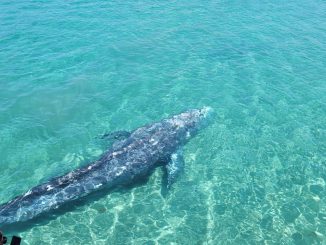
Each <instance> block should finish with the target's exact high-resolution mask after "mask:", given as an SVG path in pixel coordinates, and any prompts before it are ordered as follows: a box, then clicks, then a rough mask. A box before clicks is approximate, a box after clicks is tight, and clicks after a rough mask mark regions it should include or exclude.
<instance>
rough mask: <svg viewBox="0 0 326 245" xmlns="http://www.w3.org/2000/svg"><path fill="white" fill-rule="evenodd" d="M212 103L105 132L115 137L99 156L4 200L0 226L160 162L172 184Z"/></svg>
mask: <svg viewBox="0 0 326 245" xmlns="http://www.w3.org/2000/svg"><path fill="white" fill-rule="evenodd" d="M211 112H212V109H211V108H210V107H203V108H200V109H190V110H187V111H185V112H182V113H180V114H177V115H174V116H171V117H167V118H165V119H162V120H161V121H158V122H154V123H151V124H147V125H145V126H142V127H140V128H137V129H135V130H133V131H131V132H127V131H118V132H114V133H108V134H105V135H104V136H103V137H104V138H109V139H115V140H116V141H115V142H114V143H113V144H112V145H111V147H110V148H109V149H107V150H106V151H105V152H104V153H103V154H102V155H101V156H100V157H99V159H98V160H95V161H93V162H91V163H89V164H87V165H85V166H83V167H80V168H78V169H75V170H73V171H71V172H68V173H66V174H64V175H62V176H58V177H54V178H52V179H50V180H48V181H46V182H44V183H42V184H40V185H38V186H35V187H33V188H31V189H29V190H28V191H26V192H25V193H24V194H22V195H19V196H17V197H15V198H13V199H12V200H10V201H9V202H7V203H4V204H1V205H0V227H1V226H3V225H8V224H14V223H17V222H25V221H28V220H31V219H33V218H35V217H37V216H39V215H41V214H43V213H46V212H49V211H51V210H55V209H59V208H60V207H61V206H62V205H63V204H65V203H69V202H71V201H73V200H76V199H78V198H81V197H84V196H86V195H88V194H90V193H91V192H94V191H97V190H100V189H101V188H113V189H114V188H117V187H119V186H124V185H130V184H132V183H134V182H136V181H137V180H139V179H142V178H146V177H148V176H150V175H151V173H152V172H153V171H154V170H155V169H156V168H157V167H159V166H162V167H163V168H164V170H165V171H166V176H167V178H166V179H167V181H166V185H167V186H166V187H167V189H170V188H171V186H172V185H173V183H174V182H175V181H176V180H177V178H178V176H179V175H180V173H181V172H182V170H183V168H184V157H183V155H182V147H183V146H184V145H185V144H186V143H187V142H188V141H189V140H190V139H191V138H192V137H194V136H195V135H196V134H197V133H198V131H199V130H200V129H202V128H204V127H205V126H207V125H208V123H207V122H208V118H209V116H210V115H211Z"/></svg>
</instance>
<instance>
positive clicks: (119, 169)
mask: <svg viewBox="0 0 326 245" xmlns="http://www.w3.org/2000/svg"><path fill="white" fill-rule="evenodd" d="M126 169H127V168H126V167H125V166H123V167H121V168H118V172H117V173H116V174H115V176H120V175H121V174H122V173H123V172H124V170H126Z"/></svg>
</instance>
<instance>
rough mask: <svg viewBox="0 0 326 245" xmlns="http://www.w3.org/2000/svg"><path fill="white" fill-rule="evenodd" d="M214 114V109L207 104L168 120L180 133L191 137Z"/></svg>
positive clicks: (204, 125) (205, 124) (206, 123)
mask: <svg viewBox="0 0 326 245" xmlns="http://www.w3.org/2000/svg"><path fill="white" fill-rule="evenodd" d="M212 114H213V109H212V108H211V107H206V106H205V107H203V108H201V109H191V110H188V111H185V112H183V113H181V114H178V115H175V116H173V117H172V118H170V119H169V120H168V121H169V123H171V124H172V126H173V127H174V128H176V130H177V131H179V133H180V134H185V136H186V138H190V136H193V135H194V134H196V133H197V132H198V130H200V129H202V128H203V127H206V126H207V125H208V122H209V121H210V119H211V118H212Z"/></svg>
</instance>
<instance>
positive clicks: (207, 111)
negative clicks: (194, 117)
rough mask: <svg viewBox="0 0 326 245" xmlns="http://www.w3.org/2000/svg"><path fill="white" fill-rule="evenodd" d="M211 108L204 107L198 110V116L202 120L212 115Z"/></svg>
mask: <svg viewBox="0 0 326 245" xmlns="http://www.w3.org/2000/svg"><path fill="white" fill-rule="evenodd" d="M213 111H214V110H213V108H212V107H210V106H204V107H203V108H201V109H199V115H200V116H201V117H203V118H207V117H209V116H211V115H212V114H213Z"/></svg>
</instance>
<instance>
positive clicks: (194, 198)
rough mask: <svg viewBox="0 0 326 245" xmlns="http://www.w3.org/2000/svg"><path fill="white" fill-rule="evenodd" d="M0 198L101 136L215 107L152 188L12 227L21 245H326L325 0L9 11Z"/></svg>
mask: <svg viewBox="0 0 326 245" xmlns="http://www.w3.org/2000/svg"><path fill="white" fill-rule="evenodd" d="M0 9H1V11H0V154H1V158H0V166H1V175H0V183H1V184H0V201H1V203H2V202H6V201H8V200H10V199H11V198H13V197H14V196H16V195H19V194H21V193H23V192H25V191H26V190H28V188H31V187H33V186H35V185H37V184H39V183H41V182H43V181H45V180H47V179H48V178H50V177H53V176H57V175H60V174H64V173H66V172H67V171H69V170H72V169H75V168H77V167H78V166H82V165H83V164H86V163H87V162H89V161H91V160H93V159H96V158H97V157H98V156H100V155H101V153H102V152H103V150H105V149H106V147H107V143H106V142H103V141H101V140H99V139H97V137H98V135H101V134H103V133H105V132H110V131H115V130H123V129H124V130H131V129H134V128H137V127H139V126H141V125H143V124H146V123H150V122H153V121H157V120H160V119H162V118H164V117H167V116H169V115H172V114H176V113H179V112H181V111H184V110H186V109H189V108H198V107H202V106H211V107H213V108H214V110H215V112H216V115H215V118H214V121H213V123H212V124H211V125H210V126H209V127H208V128H206V129H205V130H203V131H201V133H200V134H199V135H198V136H197V137H195V138H194V139H192V140H191V141H190V142H189V143H188V144H187V145H186V146H185V149H184V155H185V160H186V169H185V172H184V174H183V175H182V177H181V178H180V179H179V181H178V182H177V183H176V184H175V185H174V187H173V189H172V190H171V191H170V192H169V194H168V195H167V196H166V197H163V196H162V195H161V182H162V170H161V169H157V171H156V172H155V173H154V174H153V175H152V176H151V177H150V179H149V181H148V182H147V183H146V184H142V185H137V186H135V187H133V188H129V189H126V190H121V191H118V192H113V193H97V194H96V195H91V196H89V197H88V198H86V199H84V200H83V201H82V203H81V204H79V205H77V204H74V205H71V206H72V207H64V208H63V209H62V210H59V211H58V212H55V213H54V214H48V215H45V216H44V217H41V218H39V219H36V220H34V221H31V222H28V223H26V224H23V225H18V226H17V227H14V228H10V229H9V230H5V232H7V234H8V235H11V234H18V235H20V236H21V237H23V240H24V244H155V243H157V244H326V157H325V152H326V127H325V125H326V107H325V104H326V98H325V94H326V79H325V77H326V28H325V22H326V15H325V13H326V4H325V2H324V1H318V0H316V1H313V0H308V1H300V0H299V1H287V2H286V3H285V2H284V1H280V0H276V1H245V2H239V1H210V0H209V1H205V2H203V1H199V0H191V1H165V2H164V1H144V0H140V1H128V0H127V1H115V0H113V1H110V2H107V1H101V0H95V1H63V0H58V1H34V0H33V1H32V0H23V1H9V0H2V1H1V2H0Z"/></svg>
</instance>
